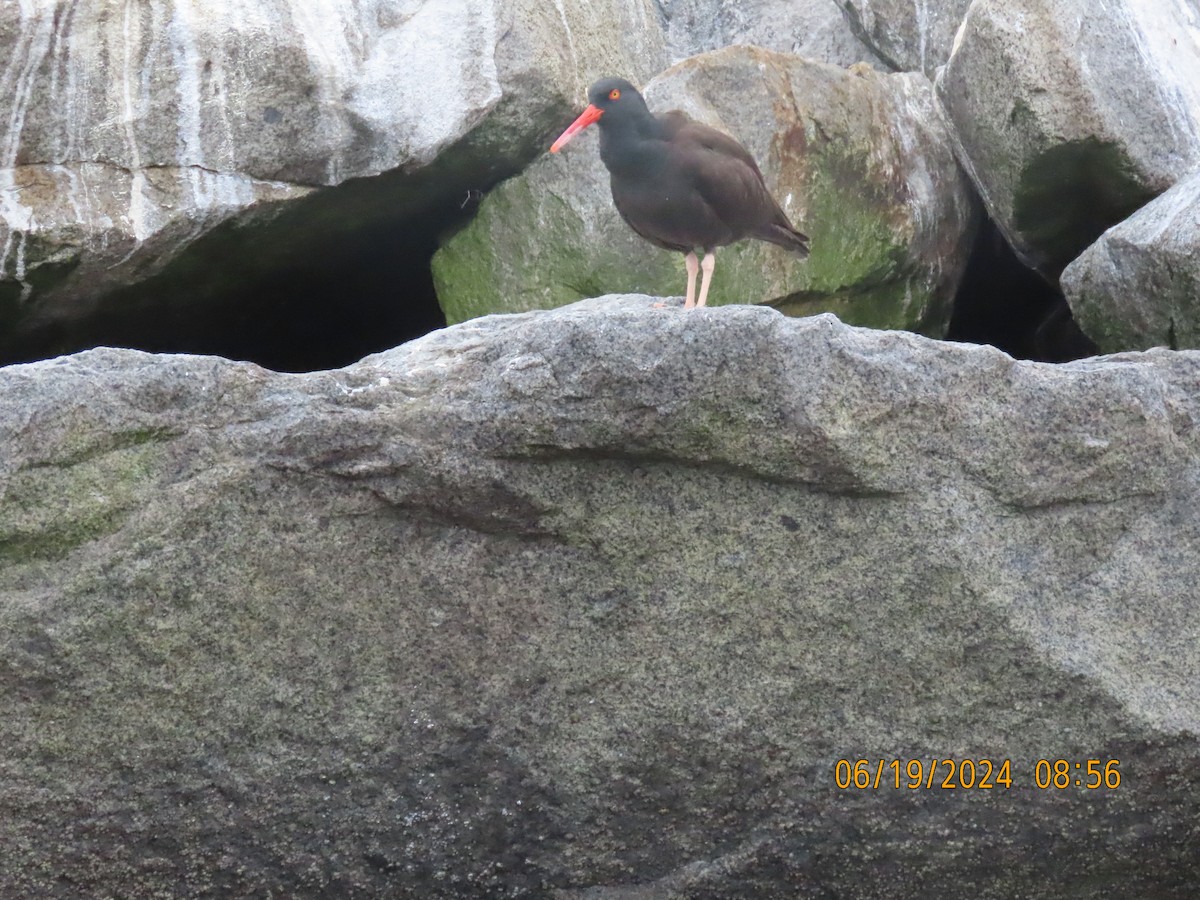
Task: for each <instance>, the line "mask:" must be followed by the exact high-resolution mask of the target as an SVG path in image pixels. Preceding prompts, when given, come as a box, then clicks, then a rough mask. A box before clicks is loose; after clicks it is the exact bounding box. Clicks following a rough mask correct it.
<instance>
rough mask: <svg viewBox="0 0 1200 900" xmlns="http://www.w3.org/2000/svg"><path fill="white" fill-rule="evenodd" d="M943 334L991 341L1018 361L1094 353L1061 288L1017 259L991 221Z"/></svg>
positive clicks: (973, 254) (975, 341)
mask: <svg viewBox="0 0 1200 900" xmlns="http://www.w3.org/2000/svg"><path fill="white" fill-rule="evenodd" d="M946 338H947V339H948V340H952V341H963V342H965V343H972V344H991V345H992V346H994V347H998V348H999V349H1001V350H1003V351H1004V352H1005V353H1008V354H1010V355H1012V356H1014V357H1016V358H1017V359H1032V360H1038V361H1041V362H1067V361H1069V360H1072V359H1082V358H1083V357H1085V356H1094V355H1095V354H1096V353H1097V352H1098V350H1097V347H1096V345H1095V344H1094V343H1093V342H1092V341H1091V340H1090V339H1089V338H1088V337H1087V335H1085V334H1084V333H1083V332H1082V331H1081V330H1080V328H1079V326H1078V325H1076V324H1075V319H1074V318H1073V317H1072V315H1071V309H1070V307H1069V306H1067V301H1066V299H1065V298H1064V297H1063V295H1062V292H1061V291H1060V290H1059V289H1058V288H1057V287H1056V286H1054V285H1052V284H1051V283H1050V282H1048V281H1046V279H1045V278H1043V277H1042V276H1041V275H1039V274H1038V273H1037V272H1036V271H1034V270H1033V269H1031V268H1029V267H1028V266H1026V265H1025V264H1024V263H1022V262H1021V261H1020V260H1019V259H1018V258H1017V254H1016V253H1015V252H1014V251H1013V249H1012V247H1011V246H1010V245H1009V243H1008V241H1007V240H1005V238H1004V236H1003V235H1002V234H1001V233H1000V230H999V229H998V228H997V227H996V225H995V223H993V222H992V221H991V220H990V219H989V220H988V221H986V222H984V223H983V226H982V227H981V228H980V230H979V237H978V238H977V239H976V242H975V247H974V249H972V251H971V257H970V260H969V261H968V262H967V270H966V272H965V273H964V275H963V279H962V283H961V284H960V285H959V288H958V293H957V295H956V296H955V298H954V312H953V314H952V315H951V317H950V327H949V329H948V330H947V332H946Z"/></svg>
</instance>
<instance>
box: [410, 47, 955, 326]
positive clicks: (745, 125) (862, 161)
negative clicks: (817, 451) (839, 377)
mask: <svg viewBox="0 0 1200 900" xmlns="http://www.w3.org/2000/svg"><path fill="white" fill-rule="evenodd" d="M645 96H646V100H647V103H648V104H649V106H650V108H651V109H652V110H656V111H660V112H661V111H665V110H669V109H676V108H677V109H682V110H683V111H684V112H686V113H688V114H689V115H691V116H692V117H693V118H696V119H698V120H700V121H703V122H706V123H707V124H710V125H712V126H714V127H716V128H718V129H720V130H722V131H725V132H726V133H728V134H732V135H733V136H735V137H736V138H738V139H739V140H740V141H742V143H743V144H745V146H746V147H747V149H748V150H749V151H750V152H751V154H752V155H753V156H754V158H755V159H756V160H757V161H758V163H759V166H760V168H761V169H762V171H763V174H764V176H765V178H766V181H767V185H768V187H769V188H770V189H771V190H772V192H773V193H774V195H775V196H776V198H777V199H778V200H779V201H780V204H781V205H782V207H783V209H784V210H785V211H786V212H787V213H788V215H789V216H790V217H791V219H792V221H793V223H794V224H795V225H796V226H797V227H798V228H800V229H801V230H802V231H804V232H806V233H807V234H808V235H809V236H810V237H811V238H812V255H811V257H810V258H809V259H808V260H806V261H801V260H799V259H797V258H796V257H795V256H793V255H790V254H788V253H787V252H786V251H784V250H781V249H779V248H777V247H774V246H772V245H768V244H764V243H762V242H759V241H747V242H743V243H740V244H736V245H733V246H731V247H727V248H724V249H721V250H720V251H718V253H717V267H716V273H715V275H714V277H713V282H712V285H713V287H712V293H711V294H710V301H709V302H710V303H714V304H719V303H722V302H725V303H728V302H735V301H745V300H746V299H752V300H754V301H755V302H760V303H768V304H771V305H774V306H777V307H778V308H780V309H783V310H784V311H786V312H789V313H792V314H798V315H799V314H808V313H813V312H821V311H834V312H836V313H837V314H838V315H840V316H842V317H843V318H844V319H847V320H848V321H852V322H854V323H855V324H862V325H873V326H877V327H891V328H908V329H912V330H916V331H922V332H926V333H930V334H935V335H940V334H941V333H942V330H943V329H944V327H945V324H946V321H947V319H948V317H949V309H950V302H951V300H952V299H953V296H954V291H955V288H956V286H957V284H958V281H959V278H960V277H961V275H962V271H963V268H964V267H965V264H966V259H967V256H968V254H969V252H970V248H971V242H972V240H973V237H974V233H975V228H976V224H977V214H976V213H977V208H976V207H977V203H976V201H975V199H974V195H973V194H972V192H971V190H970V185H969V183H968V181H967V179H966V177H965V176H964V175H963V173H962V171H961V169H960V168H959V166H958V164H957V163H956V162H955V159H954V153H953V149H952V144H951V139H950V135H949V131H948V127H947V125H946V122H945V120H944V118H943V116H942V113H941V110H940V108H939V106H938V104H937V101H936V99H935V97H934V95H933V91H932V89H931V86H930V84H929V82H928V81H927V80H926V79H925V78H924V77H923V76H920V75H883V74H880V73H878V72H875V71H873V70H871V69H870V68H868V67H866V66H856V67H854V68H853V69H852V70H850V71H846V70H844V69H840V68H837V67H834V66H829V65H824V64H821V63H814V62H811V61H808V60H804V59H802V58H800V57H797V56H793V55H790V54H779V53H770V52H767V51H764V50H761V49H758V48H753V47H729V48H726V49H724V50H718V51H715V52H712V53H705V54H701V55H700V56H696V57H693V58H691V59H688V60H685V61H684V62H682V63H678V64H676V65H675V66H672V67H671V68H670V69H668V70H667V71H666V72H664V73H663V74H662V75H660V76H658V77H657V78H655V79H654V80H653V81H652V82H651V83H650V84H648V85H647V86H646V90H645ZM592 131H593V132H594V131H595V129H592ZM598 145H599V141H598V138H597V136H596V135H595V134H592V133H585V135H584V136H582V137H580V138H578V139H576V140H575V141H574V142H573V143H572V144H571V145H570V147H569V148H568V149H567V150H566V151H564V152H563V153H561V154H559V155H557V156H550V155H546V156H545V157H544V158H543V159H541V160H539V161H538V162H537V163H535V164H534V165H533V166H531V167H530V168H529V169H528V170H526V171H525V172H524V173H523V174H522V175H521V176H519V177H517V178H514V179H511V180H510V181H507V182H505V183H504V184H502V185H500V186H499V187H498V188H497V189H496V190H495V191H493V192H492V193H491V194H489V195H488V197H487V198H486V199H485V200H484V202H483V204H482V205H481V207H480V211H479V214H478V215H477V217H476V218H475V220H474V221H473V222H472V223H471V224H470V226H468V227H467V228H466V229H465V230H464V231H462V232H461V233H459V234H458V235H456V236H455V237H454V238H453V239H452V240H450V241H448V242H447V243H446V244H444V245H443V246H442V247H441V249H440V250H439V251H438V253H437V255H436V256H435V257H434V260H433V269H434V281H435V285H436V287H437V290H438V300H439V302H440V303H441V304H442V308H443V310H444V311H445V313H446V317H447V320H448V321H450V322H458V321H463V320H465V319H467V318H470V317H471V316H476V315H481V314H483V313H487V312H495V311H519V310H528V309H535V308H547V307H553V306H559V305H562V304H564V303H571V302H574V301H576V300H579V299H582V298H584V297H591V296H596V295H598V294H603V293H605V292H607V291H614V290H639V291H645V292H647V293H657V294H662V295H678V294H680V293H682V292H683V288H684V273H683V260H682V257H681V256H680V254H677V253H671V252H668V251H665V250H660V249H658V248H656V247H654V246H653V245H651V244H649V243H647V242H645V241H643V240H642V239H641V238H639V237H637V236H636V235H635V234H634V233H633V232H632V231H630V230H629V228H628V226H626V225H625V223H624V222H623V221H622V220H621V218H620V216H619V215H618V214H617V212H616V210H615V208H614V207H613V203H612V196H611V193H610V191H609V179H608V172H607V171H606V170H605V168H604V165H603V163H602V162H601V161H600V158H599V150H598Z"/></svg>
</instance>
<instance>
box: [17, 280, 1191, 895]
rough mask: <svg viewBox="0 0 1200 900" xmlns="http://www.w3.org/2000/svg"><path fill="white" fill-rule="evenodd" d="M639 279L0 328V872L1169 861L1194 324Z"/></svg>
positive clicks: (1113, 885)
mask: <svg viewBox="0 0 1200 900" xmlns="http://www.w3.org/2000/svg"><path fill="white" fill-rule="evenodd" d="M651 303H652V298H649V297H625V298H607V299H602V300H598V301H591V302H587V303H583V304H579V305H578V306H575V307H571V308H567V309H561V310H556V311H554V312H551V313H532V314H527V315H521V316H503V317H501V316H497V317H489V318H484V319H479V320H476V321H473V322H470V323H467V324H465V325H462V326H459V327H457V328H452V329H447V330H445V331H441V332H436V333H434V334H432V335H430V336H429V337H427V338H425V339H423V340H420V341H417V342H414V343H412V344H409V345H406V346H403V347H400V348H398V349H396V350H394V351H391V352H388V353H385V354H382V355H379V356H376V357H373V358H368V359H366V360H364V361H363V362H362V363H360V364H358V365H356V366H353V367H350V368H348V369H345V370H341V371H333V372H322V373H314V374H310V375H291V376H289V375H278V374H273V373H271V372H267V371H265V370H262V369H258V368H256V367H254V366H252V365H248V364H235V363H229V362H225V361H222V360H219V359H214V358H201V357H183V356H174V357H153V356H149V355H145V354H139V353H136V352H132V351H116V350H97V351H92V352H88V353H84V354H80V355H78V356H74V357H67V358H61V359H56V360H51V361H47V362H43V363H37V364H32V365H28V366H13V367H9V368H6V369H0V497H2V499H0V706H2V708H3V709H4V710H5V713H4V715H3V716H0V747H3V748H4V749H3V752H2V753H0V844H2V845H3V847H4V853H3V854H2V855H0V895H3V896H6V897H7V896H11V897H35V896H58V897H76V896H78V897H95V896H108V895H112V896H117V895H120V896H138V897H144V896H192V895H207V896H266V895H268V894H273V895H275V896H291V897H331V896H365V895H372V896H411V897H423V898H436V897H460V896H481V895H484V894H486V895H488V896H557V897H560V898H566V897H578V898H585V897H586V898H605V897H609V898H616V897H626V898H627V897H635V896H637V897H643V896H654V897H678V898H682V897H696V896H720V897H732V896H739V897H741V896H744V897H750V896H758V897H783V896H789V897H791V896H854V897H880V898H882V897H888V898H909V897H913V898H916V897H947V898H949V897H961V896H962V893H963V886H964V885H970V893H971V895H972V896H975V897H980V898H993V897H994V898H1008V897H1014V896H1028V897H1062V896H1071V897H1084V898H1090V897H1095V898H1100V897H1112V896H1131V897H1132V896H1136V897H1150V896H1153V897H1156V898H1176V897H1178V898H1185V897H1186V898H1191V897H1194V896H1195V895H1196V892H1197V890H1198V889H1200V777H1198V776H1197V772H1198V771H1200V765H1198V764H1200V742H1198V736H1200V661H1198V659H1197V656H1196V653H1195V648H1196V646H1197V643H1198V642H1200V607H1198V606H1197V604H1196V603H1195V564H1194V562H1195V559H1196V558H1197V554H1198V553H1200V517H1198V513H1197V510H1200V464H1198V462H1197V461H1198V460H1200V453H1198V452H1197V450H1198V447H1197V441H1198V440H1200V438H1198V437H1197V435H1200V354H1194V353H1174V354H1172V353H1167V352H1149V353H1144V354H1127V355H1124V356H1118V357H1112V358H1103V359H1095V360H1089V361H1086V362H1080V363H1072V364H1068V365H1063V366H1057V367H1055V366H1049V365H1043V364H1034V363H1020V362H1014V361H1013V360H1012V359H1010V358H1009V357H1007V356H1005V355H1003V354H1001V353H999V352H998V351H995V350H992V349H990V348H987V347H977V346H968V345H950V344H940V343H935V342H931V341H928V340H926V339H923V338H920V337H917V336H914V335H911V334H905V333H899V332H875V331H866V330H857V329H854V328H850V327H847V326H844V325H842V324H840V323H839V322H837V321H836V320H835V319H834V318H833V317H830V316H820V317H813V318H807V319H800V320H796V319H789V318H786V317H784V316H781V315H779V314H778V313H777V312H775V311H772V310H770V309H765V308H760V307H729V308H723V309H710V310H703V311H699V312H696V313H694V314H690V315H683V314H682V312H681V311H679V310H676V309H662V310H655V309H652V308H651ZM718 511H719V512H718ZM934 757H936V758H938V759H939V760H941V759H947V758H950V759H956V760H957V759H963V758H971V759H983V758H987V759H991V760H996V761H999V760H1005V759H1007V760H1011V776H1012V786H1011V788H1005V787H995V788H992V789H986V790H984V789H979V788H976V789H972V790H965V789H957V790H950V789H948V788H947V789H942V787H941V786H940V785H941V780H942V778H943V772H942V770H940V769H939V770H938V772H937V777H936V778H935V779H934V780H935V782H936V783H937V784H936V786H935V787H933V788H931V789H926V788H922V789H920V790H909V789H907V788H906V787H902V788H901V789H899V790H897V789H895V788H893V787H889V786H888V780H890V779H893V778H894V776H893V773H892V772H891V770H890V769H885V770H884V771H883V778H882V781H881V784H880V786H879V787H878V788H875V787H874V786H871V787H868V788H866V789H854V788H850V789H839V788H838V787H836V785H835V772H836V764H837V761H838V760H839V759H849V760H857V759H860V758H862V759H867V760H870V761H872V762H871V764H870V765H871V767H872V771H874V768H873V767H874V761H876V760H883V761H884V765H885V766H886V764H887V761H889V760H892V759H900V760H908V759H910V758H912V759H918V760H921V761H922V763H923V765H925V766H926V769H925V771H926V772H928V768H927V766H928V760H930V759H932V758H934ZM1039 759H1047V760H1057V759H1065V760H1068V761H1069V762H1068V763H1067V765H1068V768H1069V772H1070V775H1069V780H1070V782H1071V783H1070V784H1069V786H1067V787H1066V788H1062V789H1055V788H1049V789H1038V788H1037V787H1036V786H1035V777H1036V776H1037V773H1038V766H1037V762H1036V761H1037V760H1039ZM1088 759H1099V760H1101V761H1104V762H1107V761H1109V760H1120V763H1119V765H1118V766H1117V767H1116V768H1115V769H1113V770H1110V776H1111V775H1113V774H1115V773H1119V774H1120V776H1121V782H1120V785H1119V787H1117V788H1115V789H1099V790H1091V791H1089V790H1087V789H1085V788H1082V787H1077V786H1076V785H1075V783H1074V781H1075V779H1076V778H1079V779H1080V780H1084V779H1086V778H1089V777H1092V776H1089V775H1087V774H1085V772H1086V761H1087V760H1088ZM1076 761H1078V762H1079V763H1080V768H1079V769H1075V768H1073V767H1072V765H1073V763H1074V762H1076ZM993 774H995V773H993ZM1042 774H1043V778H1044V777H1045V776H1046V773H1045V771H1044V770H1043V773H1042ZM901 777H902V781H903V782H904V783H907V775H902V776H901ZM958 777H959V776H958V775H956V776H955V780H956V781H957V779H958ZM872 778H873V775H872ZM556 889H557V893H554V891H555V890H556Z"/></svg>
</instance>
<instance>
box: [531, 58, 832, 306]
mask: <svg viewBox="0 0 1200 900" xmlns="http://www.w3.org/2000/svg"><path fill="white" fill-rule="evenodd" d="M588 100H589V104H588V107H587V108H586V109H585V110H584V111H583V113H581V114H580V116H579V118H577V119H576V120H575V121H574V122H573V123H572V124H571V126H570V127H569V128H568V129H567V130H566V131H564V132H563V133H562V135H561V136H560V137H559V139H558V140H557V141H555V142H554V145H553V146H552V147H551V148H550V150H551V152H555V153H556V152H558V150H559V149H560V148H561V147H562V146H563V145H564V144H566V143H567V142H568V141H570V140H571V139H572V138H573V137H574V136H575V135H576V134H578V133H579V132H580V131H582V130H583V129H584V128H587V127H588V126H589V125H591V124H592V123H597V124H598V125H599V126H600V158H601V159H602V160H603V161H604V165H605V166H606V167H607V168H608V171H609V176H610V180H611V187H612V196H613V203H614V204H615V205H616V207H617V212H619V213H620V214H621V218H623V219H624V220H625V221H626V222H627V223H628V225H629V227H630V228H632V229H633V230H634V231H635V232H637V233H638V234H639V235H641V236H642V237H643V238H645V239H646V240H648V241H650V242H651V243H653V244H657V245H658V246H659V247H663V248H665V249H667V250H676V251H678V252H680V253H685V254H687V256H686V257H685V262H686V266H687V273H688V292H687V298H686V299H685V301H684V305H685V307H687V308H691V307H692V306H693V305H696V306H703V305H704V304H705V301H706V300H707V298H708V287H709V283H710V282H711V280H712V270H713V266H714V265H715V256H714V251H715V250H716V248H717V247H724V246H725V245H727V244H732V243H733V242H734V241H740V240H742V239H743V238H757V239H758V240H762V241H769V242H771V243H772V244H778V245H779V246H781V247H784V248H786V249H788V250H791V251H793V252H795V253H797V254H799V255H800V256H801V257H806V256H808V237H807V235H805V234H803V233H801V232H800V231H797V230H796V228H795V227H794V226H793V225H792V223H791V222H790V221H788V217H787V214H786V213H784V211H783V210H782V209H780V207H779V204H778V203H776V202H775V198H773V197H772V196H771V194H770V192H769V191H768V190H767V186H766V184H765V183H764V182H763V177H762V172H760V171H759V169H758V165H757V164H756V163H755V162H754V158H753V157H752V156H751V155H750V153H749V151H747V150H746V148H745V147H743V146H742V145H741V144H739V143H738V142H737V141H735V140H734V139H733V138H731V137H729V136H728V135H725V134H722V133H721V132H719V131H717V130H716V129H714V128H709V127H708V126H707V125H702V124H701V123H699V122H695V121H692V120H691V119H689V118H688V117H687V116H686V115H684V114H683V113H682V112H679V111H678V110H673V111H671V112H668V113H664V114H663V115H661V116H655V115H654V114H653V113H651V112H650V110H649V108H647V106H646V101H645V100H643V99H642V95H641V94H639V93H638V91H637V89H636V88H634V86H633V85H631V84H630V83H629V82H628V81H625V80H624V79H622V78H605V79H603V80H601V81H598V82H596V83H595V84H594V85H592V86H591V88H590V89H589V90H588ZM697 249H701V250H703V251H704V261H703V263H697V260H696V253H695V251H696V250H697ZM699 268H703V270H704V277H703V279H702V282H701V285H700V296H699V299H697V300H695V302H694V303H693V297H694V293H695V282H696V272H697V269H699Z"/></svg>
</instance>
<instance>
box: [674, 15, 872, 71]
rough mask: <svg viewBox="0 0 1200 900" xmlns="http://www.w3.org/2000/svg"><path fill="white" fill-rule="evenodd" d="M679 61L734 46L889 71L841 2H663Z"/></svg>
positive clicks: (676, 59)
mask: <svg viewBox="0 0 1200 900" xmlns="http://www.w3.org/2000/svg"><path fill="white" fill-rule="evenodd" d="M661 5H662V6H663V8H664V14H665V16H666V18H667V46H668V48H669V50H670V53H671V57H672V59H673V60H674V61H676V62H677V61H679V60H681V59H684V58H685V57H688V56H695V55H696V54H697V53H703V52H705V51H708V50H719V49H720V48H722V47H728V46H731V45H734V44H751V45H753V46H755V47H762V48H764V49H766V50H776V51H778V52H780V53H795V54H797V55H799V56H803V57H805V58H806V59H811V60H815V61H817V62H826V63H832V64H833V65H837V66H852V65H854V64H855V63H859V62H864V63H867V64H869V65H871V66H873V67H875V68H885V66H884V64H883V63H882V62H881V61H880V60H879V58H878V57H877V56H876V55H875V53H874V52H872V50H871V49H870V48H869V47H868V46H867V45H866V44H864V43H863V42H862V41H861V40H859V39H858V38H857V37H855V35H854V33H853V32H852V31H851V29H850V23H849V22H847V20H846V17H845V16H844V15H843V14H842V11H841V8H840V7H839V6H838V4H837V2H836V0H753V2H746V0H662V2H661Z"/></svg>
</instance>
